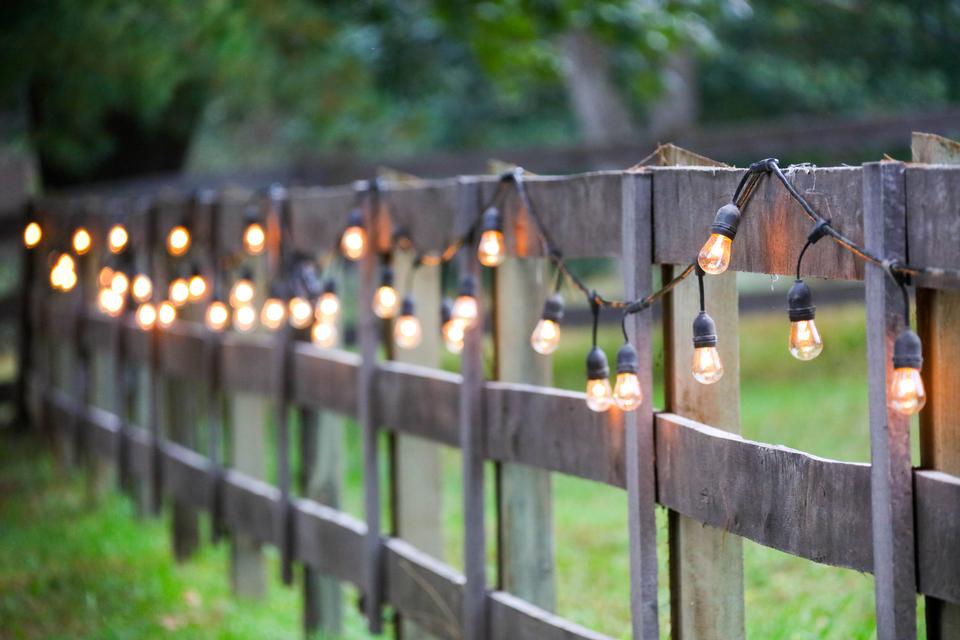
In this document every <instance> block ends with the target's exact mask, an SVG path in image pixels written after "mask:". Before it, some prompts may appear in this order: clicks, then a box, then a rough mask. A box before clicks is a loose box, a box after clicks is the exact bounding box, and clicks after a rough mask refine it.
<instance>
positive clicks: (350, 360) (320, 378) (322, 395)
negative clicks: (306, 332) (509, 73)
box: [291, 342, 360, 417]
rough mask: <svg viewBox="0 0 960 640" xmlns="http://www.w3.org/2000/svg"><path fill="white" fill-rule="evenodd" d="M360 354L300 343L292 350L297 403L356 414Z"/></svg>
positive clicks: (293, 393)
mask: <svg viewBox="0 0 960 640" xmlns="http://www.w3.org/2000/svg"><path fill="white" fill-rule="evenodd" d="M359 368H360V357H359V356H357V355H356V354H353V353H347V352H346V351H334V350H327V349H319V348H317V347H315V346H313V345H312V344H309V343H306V342H304V343H298V344H297V345H296V346H295V347H294V350H293V388H292V390H291V394H292V402H293V403H294V404H298V405H302V406H307V407H313V408H316V409H327V410H329V411H334V412H336V413H339V414H342V415H345V416H351V417H356V415H357V394H356V393H354V392H353V390H354V389H356V388H357V376H358V372H359Z"/></svg>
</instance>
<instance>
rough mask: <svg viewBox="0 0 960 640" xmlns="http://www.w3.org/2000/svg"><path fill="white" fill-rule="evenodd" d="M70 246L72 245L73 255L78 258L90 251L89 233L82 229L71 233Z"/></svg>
mask: <svg viewBox="0 0 960 640" xmlns="http://www.w3.org/2000/svg"><path fill="white" fill-rule="evenodd" d="M71 244H72V245H73V252H74V253H76V254H77V255H78V256H82V255H84V254H85V253H87V252H88V251H90V246H91V245H92V244H93V240H91V238H90V232H89V231H87V230H86V229H84V228H83V227H79V228H77V230H76V231H74V232H73V239H72V240H71Z"/></svg>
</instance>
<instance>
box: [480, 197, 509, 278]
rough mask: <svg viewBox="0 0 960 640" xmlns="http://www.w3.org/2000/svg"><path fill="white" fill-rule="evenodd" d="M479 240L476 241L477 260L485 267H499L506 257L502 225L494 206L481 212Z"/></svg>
mask: <svg viewBox="0 0 960 640" xmlns="http://www.w3.org/2000/svg"><path fill="white" fill-rule="evenodd" d="M480 231H481V234H480V242H479V243H477V260H479V261H480V264H482V265H483V266H485V267H499V266H500V265H501V264H503V261H504V260H505V259H506V257H507V251H506V247H505V244H504V241H503V225H502V224H501V222H500V212H499V211H498V210H497V208H496V207H488V208H487V210H486V211H484V212H483V219H482V222H481V224H480Z"/></svg>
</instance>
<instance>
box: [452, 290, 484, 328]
mask: <svg viewBox="0 0 960 640" xmlns="http://www.w3.org/2000/svg"><path fill="white" fill-rule="evenodd" d="M479 316H480V312H479V310H478V309H477V299H476V298H474V297H473V296H470V295H461V296H457V299H456V300H454V302H453V318H454V319H455V320H458V321H460V323H462V324H463V328H464V329H469V328H471V327H472V326H473V325H475V324H476V323H477V319H478V317H479Z"/></svg>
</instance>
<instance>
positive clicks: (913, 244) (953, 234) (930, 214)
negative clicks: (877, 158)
mask: <svg viewBox="0 0 960 640" xmlns="http://www.w3.org/2000/svg"><path fill="white" fill-rule="evenodd" d="M905 172H906V176H905V189H906V208H907V213H906V216H907V222H906V236H907V246H908V247H909V262H910V264H915V265H918V266H923V267H939V268H941V269H954V270H958V269H960V251H958V250H957V241H956V240H957V238H960V216H958V215H957V206H956V203H957V202H960V166H942V165H940V166H930V165H907V166H905ZM916 284H917V285H918V286H923V287H930V288H940V289H953V290H956V289H958V288H960V283H958V282H957V281H956V279H950V278H943V277H936V276H917V277H916Z"/></svg>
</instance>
